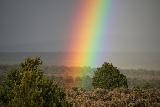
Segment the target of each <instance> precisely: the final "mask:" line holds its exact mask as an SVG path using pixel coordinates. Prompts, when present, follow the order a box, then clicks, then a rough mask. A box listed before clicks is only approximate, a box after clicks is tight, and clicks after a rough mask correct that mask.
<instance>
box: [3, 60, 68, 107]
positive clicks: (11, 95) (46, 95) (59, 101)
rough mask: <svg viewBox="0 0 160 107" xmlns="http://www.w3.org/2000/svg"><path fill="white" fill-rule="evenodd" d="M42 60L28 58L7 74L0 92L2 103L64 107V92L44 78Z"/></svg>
mask: <svg viewBox="0 0 160 107" xmlns="http://www.w3.org/2000/svg"><path fill="white" fill-rule="evenodd" d="M41 64H42V61H41V60H40V58H35V59H33V58H27V59H26V60H25V61H24V62H23V63H21V64H20V65H19V67H18V68H17V69H15V70H12V71H10V72H9V73H7V75H6V77H5V79H4V81H3V83H2V86H1V91H0V103H1V105H3V106H4V105H5V106H13V107H22V106H23V107H50V106H52V107H55V106H56V107H62V106H65V107H66V106H70V105H69V103H67V102H66V101H65V93H64V90H63V89H62V88H61V87H59V85H58V84H57V83H56V82H55V81H54V80H50V79H48V78H47V77H45V76H44V74H43V72H42V70H41V68H40V65H41Z"/></svg>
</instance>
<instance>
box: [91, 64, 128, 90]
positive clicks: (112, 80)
mask: <svg viewBox="0 0 160 107" xmlns="http://www.w3.org/2000/svg"><path fill="white" fill-rule="evenodd" d="M92 85H93V87H94V88H104V89H114V88H118V87H123V88H127V87H128V85H127V79H126V76H124V75H123V74H121V73H120V71H119V70H118V69H117V67H114V66H113V65H112V64H110V63H107V62H105V63H104V64H103V65H102V67H100V68H97V70H96V71H95V74H94V76H93V82H92Z"/></svg>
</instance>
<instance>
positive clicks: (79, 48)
mask: <svg viewBox="0 0 160 107" xmlns="http://www.w3.org/2000/svg"><path fill="white" fill-rule="evenodd" d="M110 7H111V0H80V4H79V6H78V9H77V10H76V11H75V14H76V15H75V17H74V18H73V19H72V20H73V21H72V24H71V31H70V33H69V35H71V38H72V39H71V42H70V47H69V48H70V50H71V51H72V52H73V53H74V54H71V55H70V56H68V57H69V60H71V62H70V63H68V64H67V65H68V66H91V65H94V63H95V62H96V60H97V59H98V57H97V56H98V52H100V51H101V50H102V49H101V45H102V43H101V42H102V41H103V39H104V38H106V37H107V36H108V35H106V32H107V27H108V26H107V25H108V22H109V12H110ZM82 74H83V73H77V72H76V73H74V74H73V75H74V76H77V75H82Z"/></svg>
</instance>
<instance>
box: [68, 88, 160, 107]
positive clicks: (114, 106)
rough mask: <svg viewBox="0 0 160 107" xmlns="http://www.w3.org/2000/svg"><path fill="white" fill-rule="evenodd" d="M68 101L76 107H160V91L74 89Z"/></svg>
mask: <svg viewBox="0 0 160 107" xmlns="http://www.w3.org/2000/svg"><path fill="white" fill-rule="evenodd" d="M67 99H68V101H69V102H70V103H72V104H73V106H74V107H160V90H159V89H143V90H141V89H123V88H115V89H113V90H112V91H111V90H107V89H99V88H97V89H93V90H84V89H82V88H72V89H70V90H67Z"/></svg>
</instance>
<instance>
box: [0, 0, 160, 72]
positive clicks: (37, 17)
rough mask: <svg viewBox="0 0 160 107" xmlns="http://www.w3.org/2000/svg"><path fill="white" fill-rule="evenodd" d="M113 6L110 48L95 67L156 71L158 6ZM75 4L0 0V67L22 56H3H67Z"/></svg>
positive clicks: (138, 1)
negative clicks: (104, 66) (106, 64)
mask: <svg viewBox="0 0 160 107" xmlns="http://www.w3.org/2000/svg"><path fill="white" fill-rule="evenodd" d="M112 1H113V2H112V6H111V9H110V16H109V17H110V19H111V22H110V24H109V26H111V31H110V32H109V34H108V35H109V46H105V45H104V46H103V50H102V52H100V55H101V56H103V57H102V58H101V59H100V61H99V62H97V64H100V63H103V61H105V60H109V61H110V62H112V63H113V64H115V65H116V66H118V67H121V68H146V69H160V47H159V46H160V42H159V41H160V0H112ZM79 2H80V0H0V52H3V53H1V54H0V62H1V63H9V62H14V60H15V59H16V58H17V57H18V59H17V60H18V61H19V60H21V59H22V58H23V57H24V56H26V54H25V53H23V55H19V54H17V55H15V56H14V55H13V54H12V56H10V55H8V54H6V53H4V52H58V53H59V52H60V53H61V52H63V53H62V56H63V55H64V53H65V52H70V49H69V46H68V44H69V42H70V39H71V35H69V32H68V31H69V27H70V26H71V25H70V24H71V22H73V20H74V14H75V11H76V10H77V7H78V4H79ZM106 36H107V35H106ZM106 41H108V40H106ZM106 45H108V43H106ZM105 47H109V48H105ZM10 54H11V53H10ZM14 54H15V53H14ZM30 54H31V53H30ZM31 55H32V54H31ZM36 55H41V56H43V58H44V60H46V62H47V61H48V63H50V64H55V63H57V62H56V61H59V60H60V59H61V60H62V57H61V56H59V57H57V56H56V55H55V56H52V55H51V56H52V58H50V57H49V55H47V54H46V55H42V54H40V53H37V54H36ZM9 56H10V57H9ZM46 57H48V59H47V58H46ZM55 58H57V59H56V61H55V60H54V59H55ZM49 60H50V61H49ZM66 60H67V59H66ZM5 61H8V62H5ZM59 62H62V61H59Z"/></svg>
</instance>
